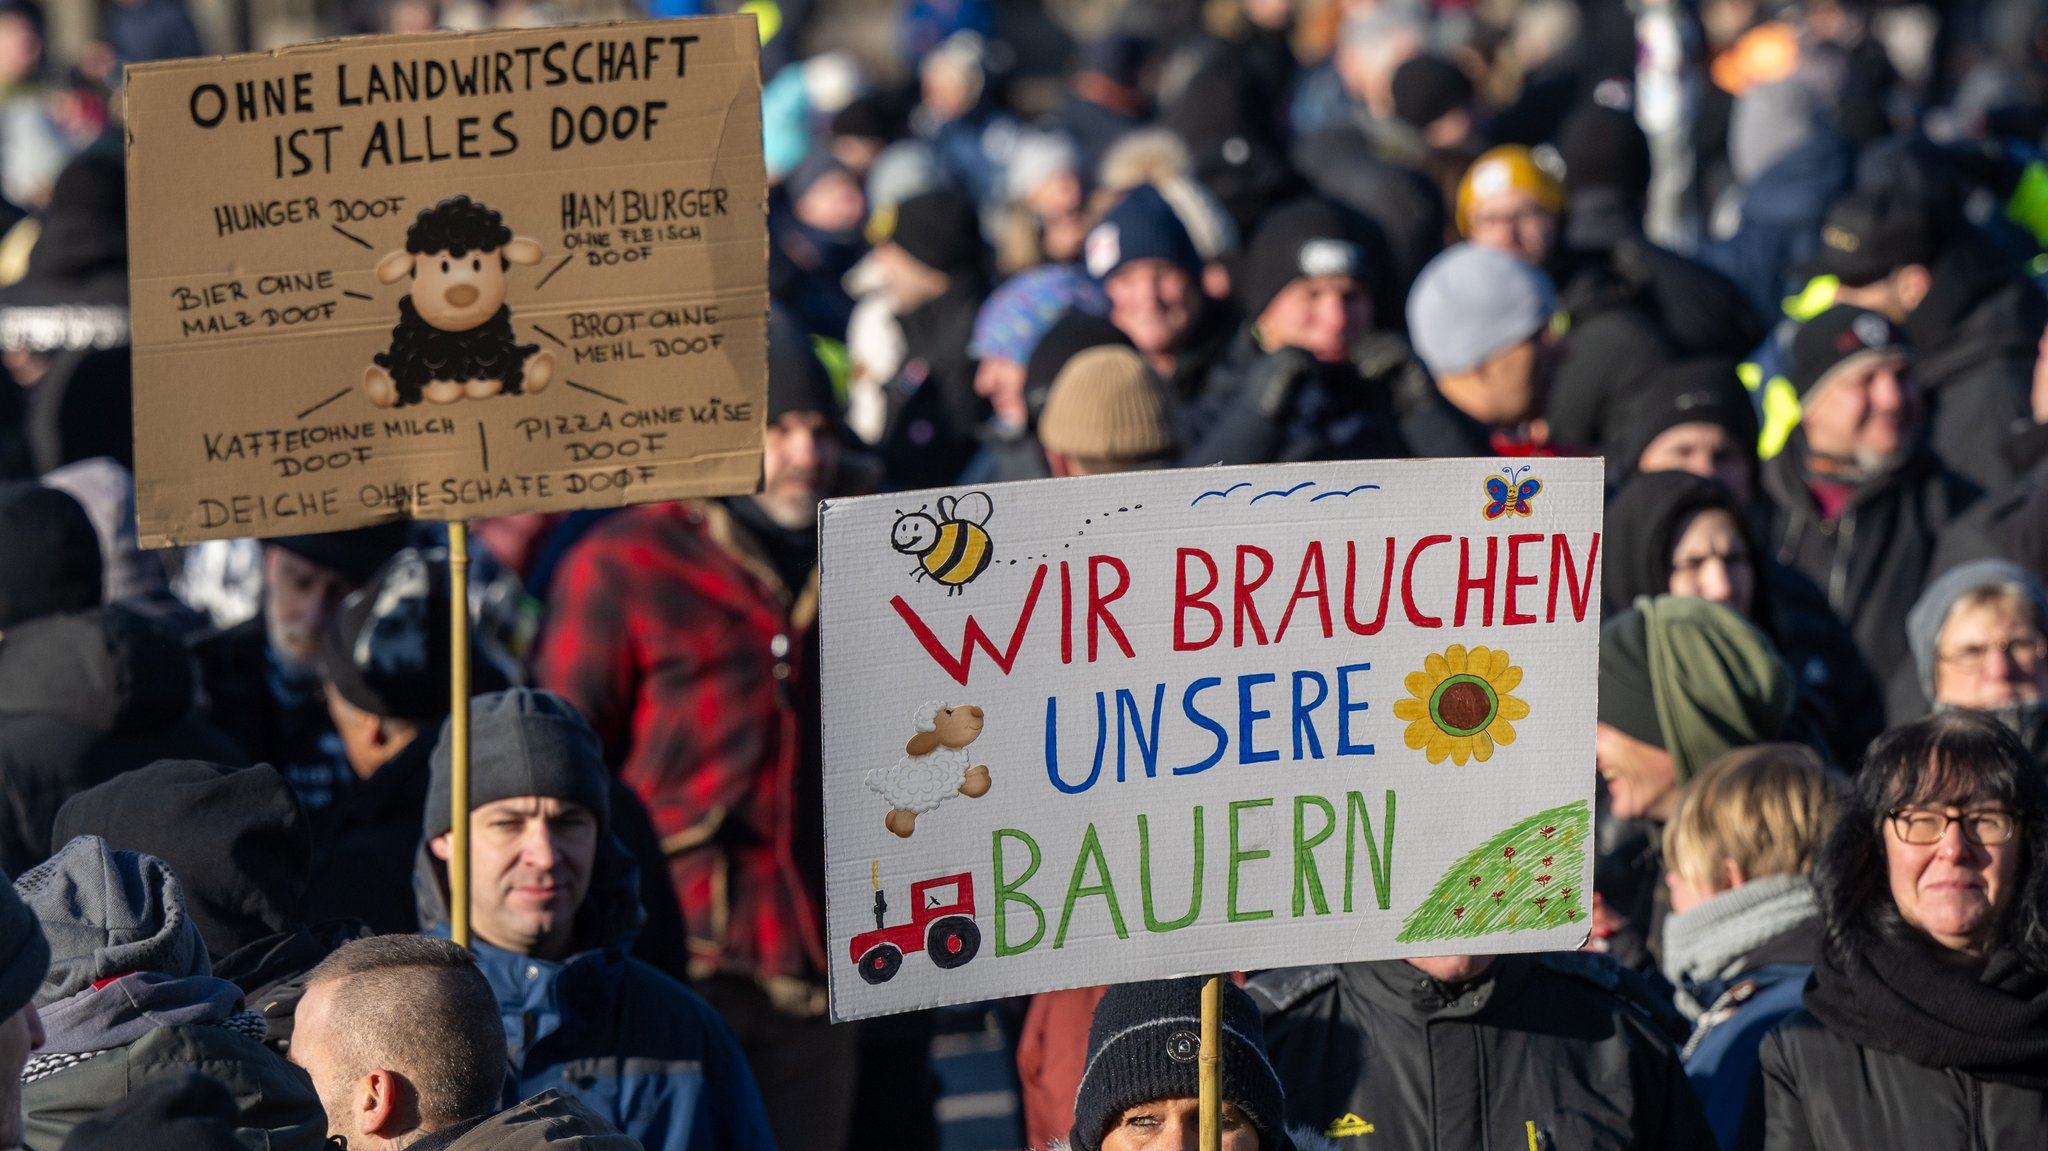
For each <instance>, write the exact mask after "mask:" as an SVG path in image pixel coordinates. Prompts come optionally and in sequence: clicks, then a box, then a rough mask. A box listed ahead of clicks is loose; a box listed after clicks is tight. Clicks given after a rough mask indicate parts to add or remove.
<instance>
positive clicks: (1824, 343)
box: [1786, 304, 1906, 400]
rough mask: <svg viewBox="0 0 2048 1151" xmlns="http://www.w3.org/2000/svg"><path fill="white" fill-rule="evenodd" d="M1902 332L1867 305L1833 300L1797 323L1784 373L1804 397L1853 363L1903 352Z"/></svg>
mask: <svg viewBox="0 0 2048 1151" xmlns="http://www.w3.org/2000/svg"><path fill="white" fill-rule="evenodd" d="M1905 350H1906V348H1905V334H1904V333H1902V332H1900V331H1899V330H1898V329H1897V328H1896V327H1894V326H1892V322H1891V321H1890V320H1887V319H1885V318H1884V316H1882V315H1880V314H1879V313H1877V312H1873V311H1871V310H1870V309H1868V308H1859V307H1856V306H1854V305H1853V304H1837V305H1835V306H1834V307H1832V308H1829V309H1828V310H1827V311H1825V312H1822V313H1821V314H1820V315H1818V316H1815V317H1814V318H1812V319H1811V320H1808V321H1806V322H1805V323H1804V324H1801V325H1800V326H1799V333H1798V334H1797V335H1795V336H1793V337H1792V366H1791V369H1790V370H1789V371H1788V372H1787V373H1786V376H1787V378H1788V379H1789V380H1790V381H1791V383H1792V388H1793V390H1794V391H1796V392H1798V393H1799V398H1800V399H1802V400H1804V399H1805V398H1806V397H1808V396H1810V395H1812V394H1813V393H1814V392H1815V391H1817V390H1819V388H1820V386H1821V385H1822V384H1825V383H1827V382H1828V381H1829V380H1831V379H1833V378H1834V377H1835V376H1836V375H1838V374H1840V373H1841V372H1843V371H1845V370H1846V369H1848V368H1850V367H1851V366H1853V365H1855V364H1860V363H1863V362H1864V361H1866V360H1870V359H1875V358H1878V357H1883V356H1896V355H1899V354H1901V353H1903V352H1904V351H1905Z"/></svg>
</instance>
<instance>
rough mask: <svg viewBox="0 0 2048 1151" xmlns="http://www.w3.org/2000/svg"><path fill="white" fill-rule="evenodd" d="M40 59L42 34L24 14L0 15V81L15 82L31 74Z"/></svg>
mask: <svg viewBox="0 0 2048 1151" xmlns="http://www.w3.org/2000/svg"><path fill="white" fill-rule="evenodd" d="M42 59H43V38H42V37H41V36H38V35H36V30H35V26H34V25H33V24H30V23H29V21H28V18H27V17H26V16H23V15H21V14H20V13H18V12H10V13H8V14H6V15H4V16H0V84H18V83H20V82H21V81H23V80H26V79H28V78H29V77H30V76H32V75H34V74H35V70H36V66H37V65H38V64H40V63H41V62H42Z"/></svg>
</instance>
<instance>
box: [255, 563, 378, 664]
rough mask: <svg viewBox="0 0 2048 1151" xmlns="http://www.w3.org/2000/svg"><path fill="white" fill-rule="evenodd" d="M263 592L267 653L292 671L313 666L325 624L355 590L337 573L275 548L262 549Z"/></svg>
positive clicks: (317, 658)
mask: <svg viewBox="0 0 2048 1151" xmlns="http://www.w3.org/2000/svg"><path fill="white" fill-rule="evenodd" d="M263 589H264V597H263V622H264V625H265V628H266V629H267V631H268V632H269V635H270V647H271V650H273V651H275V652H276V653H277V654H278V655H279V656H280V657H282V658H283V659H284V660H285V661H286V662H288V663H291V664H293V665H295V666H298V667H311V666H313V664H314V663H315V662H316V661H317V660H319V658H320V636H321V635H322V634H323V633H325V632H326V630H327V621H328V620H330V619H333V618H334V613H335V611H336V610H337V609H338V608H340V607H341V601H342V600H344V599H347V598H348V593H350V592H352V591H354V590H356V588H355V585H354V584H352V583H350V582H349V581H347V580H345V579H343V578H342V577H341V576H340V575H339V574H338V573H336V572H333V571H330V570H328V569H327V568H324V567H321V566H320V565H319V564H316V563H314V562H313V561H311V560H308V559H302V558H300V557H299V556H296V555H293V554H292V553H291V552H288V551H286V550H284V549H283V548H278V547H267V548H264V549H263Z"/></svg>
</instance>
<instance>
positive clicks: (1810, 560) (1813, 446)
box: [1763, 305, 1981, 668]
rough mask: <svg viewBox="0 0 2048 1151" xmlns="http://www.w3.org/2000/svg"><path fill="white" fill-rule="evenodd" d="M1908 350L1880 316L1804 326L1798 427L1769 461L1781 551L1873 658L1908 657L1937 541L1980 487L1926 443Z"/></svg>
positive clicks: (1856, 314)
mask: <svg viewBox="0 0 2048 1151" xmlns="http://www.w3.org/2000/svg"><path fill="white" fill-rule="evenodd" d="M1910 364H1911V357H1910V356H1909V354H1908V353H1907V351H1906V350H1905V346H1904V343H1903V341H1902V339H1901V337H1900V335H1899V333H1898V330H1897V329H1896V328H1894V327H1893V326H1892V324H1891V323H1890V322H1889V321H1888V320H1886V319H1885V318H1884V317H1883V316H1881V315H1879V314H1878V313H1876V312H1872V311H1867V310H1865V309H1862V308H1855V307H1849V306H1846V305H1838V306H1836V307H1833V308H1830V309H1828V310H1827V311H1825V312H1823V313H1821V314H1820V315H1818V316H1816V317H1814V318H1813V319H1812V320H1809V321H1807V323H1806V324H1805V325H1804V326H1803V327H1802V328H1800V330H1799V335H1798V336H1797V337H1796V338H1795V339H1794V340H1793V343H1792V370H1791V373H1790V375H1789V379H1790V381H1791V384H1792V387H1793V389H1794V391H1795V392H1797V393H1798V395H1799V397H1800V423H1799V426H1798V428H1796V429H1795V430H1794V431H1793V432H1792V435H1791V438H1790V439H1789V440H1788V441H1787V442H1786V444H1785V450H1784V451H1782V452H1780V453H1778V454H1777V455H1776V456H1774V457H1772V458H1771V459H1770V460H1769V461H1768V462H1767V463H1766V464H1765V465H1764V468H1763V488H1764V494H1765V496H1766V498H1767V499H1768V500H1769V504H1770V508H1769V514H1770V519H1771V524H1770V527H1769V529H1768V531H1767V532H1766V546H1767V547H1769V548H1770V549H1771V553H1772V555H1773V557H1774V558H1776V559H1777V560H1778V561H1779V562H1781V563H1784V564H1787V565H1789V566H1791V567H1793V568H1796V569H1797V570H1799V571H1800V572H1802V573H1804V574H1805V575H1806V577H1807V578H1808V579H1810V580H1812V581H1813V583H1814V584H1815V586H1817V587H1818V588H1820V589H1821V591H1822V593H1823V594H1825V596H1826V597H1827V604H1828V607H1829V608H1830V609H1831V610H1832V611H1833V612H1834V613H1835V614H1836V615H1837V616H1839V617H1840V618H1841V619H1842V621H1843V622H1845V623H1847V624H1848V625H1849V628H1850V631H1851V632H1852V633H1853V634H1854V635H1855V637H1856V647H1857V649H1858V650H1859V651H1861V652H1862V653H1863V659H1864V662H1865V664H1867V665H1868V666H1869V667H1872V668H1893V667H1899V666H1901V665H1903V664H1905V663H1906V662H1908V661H1909V660H1910V659H1911V655H1910V653H1909V652H1908V650H1907V644H1906V626H1905V620H1906V612H1907V610H1908V609H1910V608H1911V607H1912V606H1913V601H1914V599H1915V598H1917V597H1918V596H1919V594H1920V588H1921V585H1922V584H1923V582H1924V581H1925V580H1926V578H1927V575H1928V572H1929V569H1930V561H1931V560H1932V558H1933V555H1934V550H1935V542H1936V538H1937V536H1938V535H1939V533H1940V532H1941V530H1942V529H1943V528H1944V527H1945V526H1947V524H1948V523H1949V521H1950V520H1952V519H1954V518H1955V516H1956V515H1957V514H1959V513H1960V512H1962V511H1963V510H1964V509H1965V508H1966V507H1967V506H1968V505H1969V504H1970V503H1971V502H1973V501H1974V500H1975V499H1976V498H1977V497H1978V496H1979V495H1980V494H1981V493H1980V492H1979V491H1978V489H1977V488H1976V487H1975V485H1973V484H1971V483H1970V482H1969V481H1968V480H1966V479H1964V478H1963V477H1961V476H1958V475H1956V474H1955V473H1954V472H1951V471H1949V470H1948V469H1947V468H1946V467H1944V466H1943V465H1942V463H1941V461H1940V460H1939V459H1938V458H1936V457H1935V455H1934V453H1933V451H1932V450H1931V449H1929V447H1928V446H1927V441H1926V437H1925V435H1924V423H1923V421H1922V418H1921V407H1920V397H1919V392H1918V389H1917V388H1916V387H1915V386H1914V383H1913V379H1912V376H1911V373H1910Z"/></svg>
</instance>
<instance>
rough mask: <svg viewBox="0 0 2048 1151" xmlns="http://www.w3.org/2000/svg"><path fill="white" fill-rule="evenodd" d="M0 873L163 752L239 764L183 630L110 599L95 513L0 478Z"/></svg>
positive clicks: (29, 860)
mask: <svg viewBox="0 0 2048 1151" xmlns="http://www.w3.org/2000/svg"><path fill="white" fill-rule="evenodd" d="M0 556H4V557H6V559H5V562H0V811H4V812H5V815H4V816H0V869H4V870H6V871H8V872H10V873H12V874H17V875H18V874H20V873H22V872H25V871H27V870H29V869H30V868H31V867H34V866H35V865H36V864H38V863H41V862H42V861H43V860H44V859H46V858H47V857H48V856H49V854H50V847H51V841H50V824H51V821H52V820H53V819H55V817H56V815H57V809H58V808H59V807H60V806H62V805H63V803H64V801H65V800H67V799H69V798H71V796H73V795H74V794H76V793H78V792H80V791H83V790H85V789H86V788H88V787H91V786H93V785H95V784H98V783H101V782H104V781H105V780H108V779H111V778H113V777H114V776H115V775H117V774H119V773H121V772H123V771H127V770H129V769H131V768H136V767H140V766H142V765H143V764H146V763H151V762H153V761H155V760H158V759H164V758H178V757H202V758H207V759H212V760H216V761H219V762H226V763H240V762H243V760H242V758H241V752H240V750H239V749H238V748H236V747H235V745H234V743H233V741H231V740H229V739H228V738H227V737H226V736H224V735H222V734H221V733H220V732H219V731H216V730H215V729H213V728H212V727H210V726H208V725H207V724H206V723H205V722H203V721H202V720H200V719H199V718H198V717H197V716H196V715H195V714H194V710H193V686H194V679H193V674H192V663H191V658H190V657H189V656H188V655H187V654H186V651H185V645H184V643H183V642H182V641H181V640H180V639H179V638H178V636H177V633H175V632H173V631H171V630H170V629H169V628H168V627H166V626H165V625H163V624H160V623H157V622H156V621H154V620H152V619H149V618H148V617H146V616H143V615H139V614H137V613H135V612H131V611H129V610H127V609H125V608H121V607H115V606H102V605H101V603H100V594H101V578H100V551H99V540H98V537H97V536H95V535H94V533H93V527H92V521H91V520H89V519H87V518H86V514H85V511H84V509H82V508H80V507H79V506H78V502H77V501H76V500H74V499H72V498H71V497H70V496H68V495H65V494H64V493H63V492H59V491H55V490H53V489H49V488H44V487H40V486H37V485H34V484H9V485H5V486H0Z"/></svg>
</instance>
